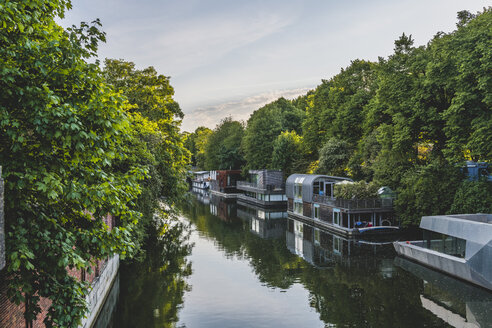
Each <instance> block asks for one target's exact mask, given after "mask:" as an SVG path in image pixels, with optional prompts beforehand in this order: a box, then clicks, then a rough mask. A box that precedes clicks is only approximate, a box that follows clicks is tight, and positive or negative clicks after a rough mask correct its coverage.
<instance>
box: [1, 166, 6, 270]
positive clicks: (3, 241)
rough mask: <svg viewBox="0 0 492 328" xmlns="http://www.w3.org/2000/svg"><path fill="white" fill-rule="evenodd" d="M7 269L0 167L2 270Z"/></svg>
mask: <svg viewBox="0 0 492 328" xmlns="http://www.w3.org/2000/svg"><path fill="white" fill-rule="evenodd" d="M4 267H5V232H4V218H3V179H2V167H1V166H0V270H2V269H3V268H4Z"/></svg>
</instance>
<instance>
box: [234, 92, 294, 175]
mask: <svg viewBox="0 0 492 328" xmlns="http://www.w3.org/2000/svg"><path fill="white" fill-rule="evenodd" d="M303 116H304V112H303V111H302V110H300V109H298V108H297V107H295V106H294V105H292V104H291V103H290V102H289V101H288V100H285V99H284V98H280V99H278V100H276V101H274V102H272V103H270V104H267V105H265V106H263V107H262V108H260V109H258V110H256V111H255V112H254V113H253V114H251V117H250V118H249V120H248V124H247V127H246V130H245V132H244V138H243V141H242V144H241V147H242V150H243V151H244V157H245V159H246V163H247V168H248V169H264V168H268V167H271V164H272V152H273V147H274V146H273V144H274V142H275V139H276V138H277V136H278V135H279V134H280V133H281V132H283V131H295V132H296V133H298V134H299V133H300V132H301V122H302V119H303Z"/></svg>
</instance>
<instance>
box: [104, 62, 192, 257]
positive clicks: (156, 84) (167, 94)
mask: <svg viewBox="0 0 492 328" xmlns="http://www.w3.org/2000/svg"><path fill="white" fill-rule="evenodd" d="M104 63H105V67H104V71H103V74H104V77H105V80H106V82H107V83H109V84H111V85H113V87H114V88H116V89H117V90H119V91H120V92H121V93H122V94H123V95H124V96H126V97H127V99H128V101H129V102H130V104H131V105H132V106H131V107H130V110H131V113H132V116H133V117H134V122H135V124H134V125H135V127H136V129H137V130H138V138H139V142H138V144H137V145H135V146H136V148H135V149H136V151H139V150H140V149H147V150H148V153H149V154H148V156H142V155H140V156H138V157H136V158H135V160H136V161H137V162H138V163H139V164H140V165H142V166H145V167H147V170H148V171H149V178H148V179H146V180H145V181H144V182H142V189H143V192H142V194H141V196H140V197H139V199H138V200H137V202H136V209H137V210H138V211H139V212H141V213H142V214H143V215H142V219H141V220H140V221H139V223H138V229H135V232H134V234H133V240H134V242H135V243H136V244H137V246H138V245H140V244H141V243H142V242H143V239H144V238H145V236H146V232H147V230H148V229H149V225H150V224H151V223H153V221H154V214H155V212H156V210H157V209H158V205H159V202H160V201H162V200H161V197H165V199H166V202H167V203H168V205H169V206H172V205H173V203H174V202H175V201H177V200H179V199H180V197H181V195H182V194H183V193H184V191H185V190H186V187H185V186H184V184H183V181H184V176H185V166H186V164H187V163H188V152H187V151H186V149H185V148H184V145H183V140H182V136H181V134H180V133H179V124H180V122H181V121H180V119H181V118H182V117H183V113H182V112H181V109H180V108H179V105H178V104H177V103H176V102H175V101H174V99H173V98H172V97H173V95H174V90H173V88H172V87H171V85H170V83H169V77H166V76H164V75H159V74H157V72H156V70H155V69H154V68H153V67H148V68H145V69H143V70H137V69H135V64H134V63H132V62H127V61H124V60H116V59H106V60H105V62H104ZM140 249H141V248H140V247H137V250H138V251H140Z"/></svg>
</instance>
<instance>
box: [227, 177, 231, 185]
mask: <svg viewBox="0 0 492 328" xmlns="http://www.w3.org/2000/svg"><path fill="white" fill-rule="evenodd" d="M227 185H228V186H230V185H231V176H230V175H228V176H227Z"/></svg>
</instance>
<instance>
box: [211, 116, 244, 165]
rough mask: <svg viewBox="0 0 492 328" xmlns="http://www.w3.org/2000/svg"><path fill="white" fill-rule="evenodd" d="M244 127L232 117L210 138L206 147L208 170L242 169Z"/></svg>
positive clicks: (218, 127) (222, 123) (224, 120)
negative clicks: (241, 150)
mask: <svg viewBox="0 0 492 328" xmlns="http://www.w3.org/2000/svg"><path fill="white" fill-rule="evenodd" d="M243 134H244V127H243V125H242V124H241V123H240V122H238V121H233V120H232V118H231V117H227V118H225V119H223V120H222V121H221V122H220V124H218V125H217V126H216V128H215V129H214V131H213V133H212V134H211V135H210V136H209V137H208V141H207V143H206V146H205V167H206V169H207V170H228V169H240V168H241V166H242V165H243V164H244V158H243V156H242V154H241V152H240V146H241V140H242V138H243Z"/></svg>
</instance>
